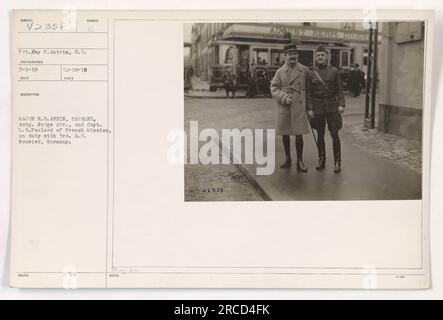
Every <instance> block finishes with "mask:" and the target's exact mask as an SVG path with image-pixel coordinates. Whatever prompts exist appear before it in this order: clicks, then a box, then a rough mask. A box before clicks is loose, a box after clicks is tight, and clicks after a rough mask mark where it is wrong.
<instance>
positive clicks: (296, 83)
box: [271, 43, 312, 172]
mask: <svg viewBox="0 0 443 320" xmlns="http://www.w3.org/2000/svg"><path fill="white" fill-rule="evenodd" d="M284 51H285V55H286V63H285V64H284V65H283V66H282V67H280V68H279V69H278V70H277V72H276V73H275V76H274V78H273V79H272V81H271V94H272V97H273V98H274V99H275V100H276V102H277V109H276V110H277V123H276V133H277V135H282V138H283V147H284V150H285V155H286V159H285V161H284V162H283V163H282V164H281V166H280V167H281V168H288V167H290V166H291V164H292V160H291V152H290V136H291V135H295V147H296V151H297V170H298V171H300V172H307V171H308V169H307V168H306V166H305V165H304V163H303V135H304V134H306V133H309V124H308V117H307V114H306V111H307V109H306V106H307V99H310V94H307V92H309V91H310V88H309V86H310V83H308V81H307V79H308V76H309V69H308V68H307V67H305V66H304V65H302V64H300V63H299V62H298V53H297V45H296V44H295V43H290V44H288V45H286V46H285V48H284ZM308 104H309V105H312V104H311V103H308ZM310 112H312V111H310Z"/></svg>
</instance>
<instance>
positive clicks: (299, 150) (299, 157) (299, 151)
mask: <svg viewBox="0 0 443 320" xmlns="http://www.w3.org/2000/svg"><path fill="white" fill-rule="evenodd" d="M295 149H296V150H297V171H299V172H308V168H306V166H305V164H304V163H303V137H302V136H296V138H295Z"/></svg>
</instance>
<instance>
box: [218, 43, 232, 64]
mask: <svg viewBox="0 0 443 320" xmlns="http://www.w3.org/2000/svg"><path fill="white" fill-rule="evenodd" d="M219 53H220V55H219V57H220V62H221V63H225V64H228V63H229V64H233V63H234V46H230V45H220V49H219Z"/></svg>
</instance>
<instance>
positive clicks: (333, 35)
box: [270, 25, 368, 41]
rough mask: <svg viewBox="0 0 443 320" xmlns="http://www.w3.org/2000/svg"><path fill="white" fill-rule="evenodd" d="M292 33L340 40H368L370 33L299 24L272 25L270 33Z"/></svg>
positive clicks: (299, 35)
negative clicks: (300, 25) (308, 26)
mask: <svg viewBox="0 0 443 320" xmlns="http://www.w3.org/2000/svg"><path fill="white" fill-rule="evenodd" d="M287 33H290V34H291V35H292V36H294V37H312V38H323V39H338V40H354V41H355V40H357V41H358V40H360V41H366V40H367V39H368V35H367V33H366V32H352V31H341V30H331V29H321V28H307V27H297V26H278V25H275V26H271V30H270V34H272V35H281V36H283V35H285V34H287Z"/></svg>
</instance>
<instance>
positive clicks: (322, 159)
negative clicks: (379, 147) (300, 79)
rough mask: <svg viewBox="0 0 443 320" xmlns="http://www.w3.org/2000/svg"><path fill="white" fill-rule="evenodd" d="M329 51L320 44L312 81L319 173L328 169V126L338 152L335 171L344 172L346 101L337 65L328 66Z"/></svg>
mask: <svg viewBox="0 0 443 320" xmlns="http://www.w3.org/2000/svg"><path fill="white" fill-rule="evenodd" d="M327 61H328V52H327V50H326V49H325V48H324V47H323V46H322V45H320V46H319V47H318V48H317V50H316V51H315V62H316V67H315V68H314V69H313V70H312V71H311V74H310V82H311V90H310V93H311V94H312V98H311V99H309V101H312V108H313V110H314V118H313V119H312V121H311V124H312V126H313V127H314V128H315V129H316V130H317V133H318V155H319V163H318V166H317V167H316V169H317V170H321V169H324V168H325V164H326V151H325V128H326V124H328V129H329V132H330V133H331V137H332V149H333V153H334V172H340V171H341V144H340V137H339V135H338V133H339V131H340V129H341V128H342V125H343V123H342V117H341V114H342V113H343V111H344V109H345V98H344V96H343V90H342V82H341V78H340V72H339V70H338V69H337V68H335V67H333V66H328V64H327Z"/></svg>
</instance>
